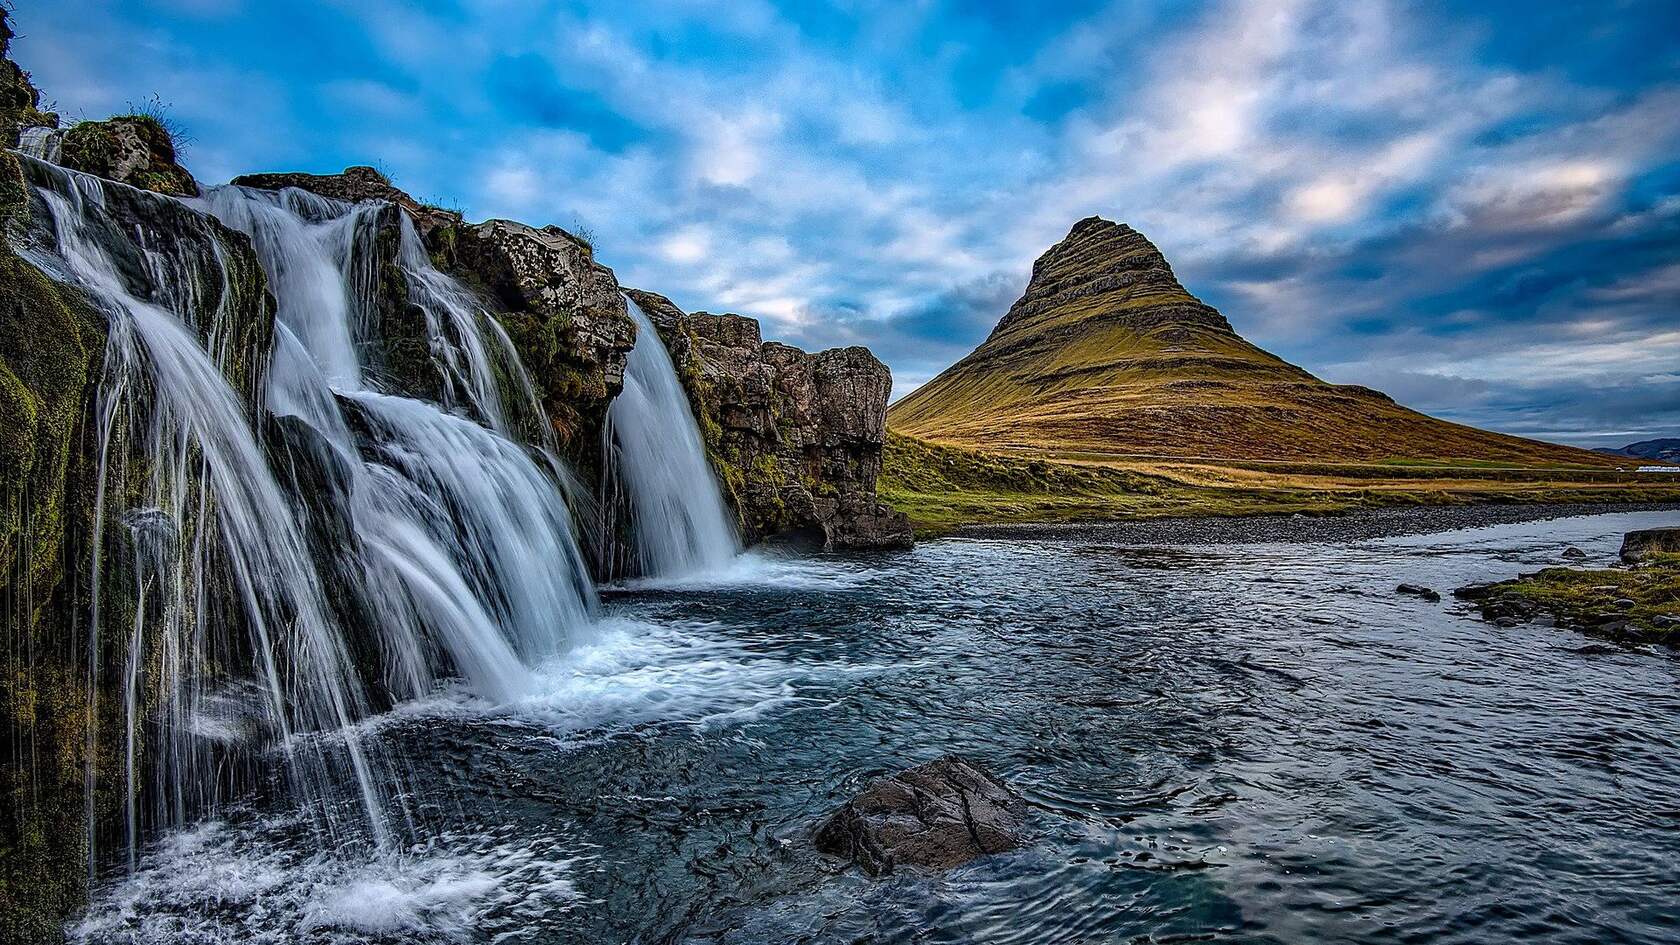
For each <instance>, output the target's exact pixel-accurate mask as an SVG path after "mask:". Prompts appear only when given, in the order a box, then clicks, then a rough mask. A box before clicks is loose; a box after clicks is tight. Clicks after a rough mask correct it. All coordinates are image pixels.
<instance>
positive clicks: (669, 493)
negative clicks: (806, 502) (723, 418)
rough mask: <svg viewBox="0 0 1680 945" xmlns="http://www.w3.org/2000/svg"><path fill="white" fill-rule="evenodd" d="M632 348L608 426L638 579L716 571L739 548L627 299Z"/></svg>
mask: <svg viewBox="0 0 1680 945" xmlns="http://www.w3.org/2000/svg"><path fill="white" fill-rule="evenodd" d="M626 302H627V303H628V304H629V307H630V316H631V318H633V319H635V322H636V346H635V348H634V349H633V350H632V351H631V352H630V358H629V362H628V364H627V365H626V367H625V370H624V392H623V393H622V394H620V395H619V396H618V398H617V399H615V400H614V401H613V402H612V406H611V407H610V408H608V411H607V422H608V426H609V431H610V432H609V436H610V439H611V443H612V447H613V448H612V449H611V450H609V455H610V456H611V458H612V461H613V463H614V469H613V471H614V472H615V473H616V475H617V477H618V478H619V480H620V481H621V482H622V483H623V486H624V490H625V492H626V493H627V496H628V500H629V505H630V512H631V521H630V532H631V539H632V544H633V545H634V548H635V553H636V559H637V564H638V565H640V569H641V573H642V574H644V575H649V576H658V577H673V576H679V575H686V574H693V573H697V572H701V571H709V570H715V569H717V568H719V567H722V566H723V565H725V564H727V563H728V562H729V561H730V559H732V558H733V557H734V556H735V555H736V554H737V553H739V552H740V550H741V543H740V538H739V536H738V535H737V534H736V531H735V524H734V518H733V516H732V515H731V514H730V512H729V508H728V506H726V505H725V504H724V501H723V495H722V493H721V492H720V490H719V489H718V483H717V479H716V477H715V476H714V475H713V473H712V467H711V463H710V462H709V461H708V460H707V459H706V449H705V444H704V442H703V441H702V440H701V438H700V428H699V426H698V425H697V424H696V423H695V421H694V414H693V412H692V410H691V409H690V407H689V403H688V397H687V395H686V394H685V393H684V392H683V386H682V381H681V380H680V379H679V378H678V377H677V371H676V368H675V366H673V365H672V363H671V355H670V354H669V353H668V352H667V351H666V350H665V345H664V343H663V342H661V341H660V340H659V332H658V331H657V330H656V329H655V328H654V325H653V322H652V321H651V320H650V319H649V318H648V317H647V314H646V313H645V312H643V311H642V310H641V307H640V306H638V305H637V304H636V302H635V300H633V299H626Z"/></svg>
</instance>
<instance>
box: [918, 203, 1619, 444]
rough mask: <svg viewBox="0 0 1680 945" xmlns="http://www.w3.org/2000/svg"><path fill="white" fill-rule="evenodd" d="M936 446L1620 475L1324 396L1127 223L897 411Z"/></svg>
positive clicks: (1326, 390) (1062, 254)
mask: <svg viewBox="0 0 1680 945" xmlns="http://www.w3.org/2000/svg"><path fill="white" fill-rule="evenodd" d="M888 425H889V426H890V428H891V429H893V430H895V431H898V432H900V433H904V434H908V435H911V436H915V437H919V438H921V439H924V440H929V441H933V442H937V443H944V444H949V445H956V446H966V447H973V448H983V449H998V448H1017V449H1028V450H1040V451H1048V452H1051V453H1063V454H1066V453H1078V452H1094V453H1105V454H1125V455H1137V456H1164V457H1174V458H1198V459H1200V458H1209V459H1231V460H1312V461H1332V462H1344V461H1345V462H1397V463H1408V462H1450V463H1464V464H1482V465H1512V466H1552V465H1576V466H1598V467H1605V466H1614V465H1616V460H1615V459H1613V458H1611V457H1609V456H1606V455H1604V454H1601V453H1595V452H1593V451H1590V450H1583V449H1576V448H1574V447H1568V446H1560V445H1557V444H1552V443H1543V442H1539V441H1536V440H1527V439H1522V438H1519V437H1514V436H1506V435H1504V434H1499V433H1490V432H1487V431H1485V430H1478V429H1475V428H1473V427H1467V426H1462V425H1460V424H1456V423H1449V422H1447V421H1445V420H1439V419H1436V418H1434V417H1430V416H1426V415H1424V414H1421V413H1418V412H1417V411H1415V410H1409V409H1407V408H1405V407H1402V406H1400V405H1398V404H1396V403H1395V402H1394V401H1393V400H1392V399H1390V398H1389V397H1388V396H1387V395H1384V394H1382V393H1379V392H1377V391H1374V390H1370V389H1368V388H1364V387H1355V386H1348V385H1339V384H1328V383H1326V382H1324V381H1322V380H1319V379H1318V378H1316V377H1314V376H1313V375H1311V374H1309V373H1307V372H1306V371H1304V370H1302V369H1301V368H1299V367H1296V366H1295V365H1293V364H1290V363H1288V362H1287V361H1284V360H1283V359H1281V358H1279V357H1277V356H1276V355H1273V354H1271V353H1270V352H1267V351H1264V350H1262V349H1260V348H1258V347H1256V346H1255V345H1253V344H1250V343H1249V342H1248V341H1245V340H1244V339H1243V338H1242V337H1241V336H1239V335H1238V334H1237V333H1236V332H1235V331H1234V330H1232V328H1231V324H1230V322H1228V321H1226V319H1225V316H1223V315H1221V314H1220V313H1219V312H1218V311H1217V310H1215V309H1214V308H1213V307H1212V306H1209V305H1207V304H1205V303H1203V302H1202V301H1201V300H1200V299H1197V298H1196V297H1195V296H1194V295H1191V294H1190V293H1189V292H1188V291H1186V290H1185V288H1184V287H1183V286H1182V285H1180V284H1179V282H1178V279H1177V277H1175V276H1174V275H1173V271H1172V267H1171V266H1169V265H1168V264H1167V260H1166V258H1165V257H1163V256H1162V255H1161V252H1160V250H1158V249H1157V248H1156V247H1155V245H1154V244H1153V243H1151V242H1150V241H1149V240H1148V239H1146V238H1144V236H1143V234H1141V233H1139V232H1138V231H1136V230H1134V229H1132V228H1131V227H1129V226H1126V225H1124V224H1116V223H1112V222H1110V221H1108V220H1104V219H1101V218H1099V217H1090V218H1088V219H1085V220H1081V221H1079V223H1077V224H1076V225H1075V226H1074V227H1073V230H1072V231H1071V232H1069V233H1068V235H1067V237H1066V238H1065V239H1063V240H1062V241H1061V242H1059V243H1057V244H1056V245H1055V246H1053V247H1051V248H1050V249H1049V251H1047V252H1046V253H1045V254H1044V255H1043V256H1041V257H1039V259H1038V261H1037V262H1036V263H1034V265H1033V274H1032V280H1031V282H1030V283H1029V284H1028V286H1027V290H1026V292H1025V294H1023V295H1022V296H1021V298H1020V299H1019V300H1018V301H1016V303H1015V304H1014V305H1013V306H1011V308H1010V309H1009V312H1008V313H1007V314H1005V315H1004V316H1003V319H1002V321H1000V322H998V324H997V327H996V328H995V329H993V330H992V333H991V335H990V336H989V337H988V338H987V339H986V340H985V342H984V343H982V344H981V345H980V347H978V348H976V349H975V350H974V351H973V352H971V353H970V354H969V355H968V356H967V357H965V358H963V359H962V360H961V361H958V362H957V363H956V364H954V365H952V366H951V367H950V368H948V369H947V370H946V371H945V372H944V373H942V374H940V375H939V376H938V377H936V378H934V379H933V380H932V381H929V382H928V383H927V384H926V385H924V386H922V387H921V388H920V389H918V390H916V391H915V392H914V393H912V394H911V395H909V396H908V397H905V398H904V399H903V400H900V401H899V402H898V403H897V404H895V405H893V407H892V408H891V410H890V412H889V413H888Z"/></svg>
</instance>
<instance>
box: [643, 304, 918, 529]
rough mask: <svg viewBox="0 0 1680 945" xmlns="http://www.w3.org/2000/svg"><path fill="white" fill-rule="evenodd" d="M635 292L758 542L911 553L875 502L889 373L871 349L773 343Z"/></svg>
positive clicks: (748, 326) (888, 511)
mask: <svg viewBox="0 0 1680 945" xmlns="http://www.w3.org/2000/svg"><path fill="white" fill-rule="evenodd" d="M629 291H630V295H631V297H632V298H634V299H635V300H636V303H637V304H638V305H640V306H641V308H642V311H644V312H646V313H647V315H648V318H649V319H650V320H651V321H653V323H654V324H655V325H656V326H657V327H658V329H659V332H660V335H661V336H662V338H663V339H664V341H665V345H666V347H667V349H669V350H670V352H671V359H672V361H673V362H674V363H675V364H676V366H677V371H678V373H679V374H680V375H681V377H682V379H683V384H684V386H685V387H686V388H687V390H688V394H689V399H690V402H691V403H692V405H693V407H694V411H695V416H696V417H697V418H698V419H699V420H700V427H701V433H702V435H703V436H704V438H705V440H706V446H707V449H708V451H709V452H710V453H711V455H712V462H713V465H714V466H715V467H716V468H717V469H718V470H719V472H720V474H721V476H722V478H723V481H724V486H725V489H726V490H727V491H728V493H729V496H728V497H729V499H730V501H731V504H733V505H734V507H735V509H736V510H737V514H738V515H739V518H740V524H741V529H742V532H743V534H744V535H745V536H746V537H747V538H748V540H751V541H756V540H760V539H763V538H766V537H769V536H773V535H778V534H784V533H788V532H799V531H806V532H810V533H812V534H813V535H815V536H818V537H820V539H821V541H822V543H823V545H824V547H826V548H830V549H843V548H881V547H901V546H906V545H908V544H910V541H911V529H910V524H909V521H908V520H907V519H906V518H905V517H904V516H903V515H902V514H901V513H899V512H896V511H894V510H893V509H892V508H890V507H889V506H887V505H886V504H884V503H882V502H881V501H880V499H879V498H878V497H877V496H876V494H875V483H876V479H877V478H878V477H879V476H880V473H881V450H882V448H883V446H884V444H885V442H886V406H887V396H888V394H889V393H890V392H891V390H892V374H891V372H890V371H889V370H888V369H887V366H886V365H884V364H882V363H881V362H880V361H879V360H877V359H876V358H875V356H874V355H872V354H870V353H869V350H868V349H867V348H860V347H852V348H835V349H831V350H828V351H820V352H817V353H815V354H808V353H806V352H804V351H801V350H799V349H798V348H794V347H792V346H790V345H784V344H779V343H777V342H773V341H772V342H765V341H763V339H762V338H761V337H760V336H759V326H758V322H756V321H754V320H753V319H750V318H744V317H742V316H740V315H712V314H708V313H705V312H696V313H694V314H692V315H690V314H685V313H684V312H683V311H682V310H681V309H679V308H677V306H676V305H674V304H673V303H672V302H671V300H670V299H667V298H665V297H664V296H661V295H657V294H655V293H651V292H645V291H641V290H636V289H631V290H629Z"/></svg>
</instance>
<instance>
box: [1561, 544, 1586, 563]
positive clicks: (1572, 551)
mask: <svg viewBox="0 0 1680 945" xmlns="http://www.w3.org/2000/svg"><path fill="white" fill-rule="evenodd" d="M1563 556H1564V557H1565V558H1569V559H1571V560H1580V559H1582V558H1585V557H1586V556H1587V553H1586V552H1585V551H1582V550H1581V549H1579V548H1576V547H1575V546H1573V545H1571V546H1570V547H1568V548H1565V549H1563Z"/></svg>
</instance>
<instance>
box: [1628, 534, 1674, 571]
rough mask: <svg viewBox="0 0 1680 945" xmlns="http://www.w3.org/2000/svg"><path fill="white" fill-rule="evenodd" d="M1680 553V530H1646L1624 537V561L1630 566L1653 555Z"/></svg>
mask: <svg viewBox="0 0 1680 945" xmlns="http://www.w3.org/2000/svg"><path fill="white" fill-rule="evenodd" d="M1677 552H1680V528H1646V529H1642V530H1640V531H1636V532H1628V533H1627V534H1626V535H1623V536H1622V560H1623V561H1626V562H1628V563H1630V564H1633V563H1637V562H1640V561H1644V560H1645V559H1646V558H1649V557H1650V556H1651V555H1653V554H1674V553H1677Z"/></svg>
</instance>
